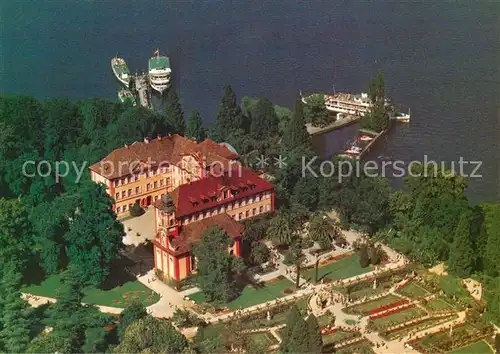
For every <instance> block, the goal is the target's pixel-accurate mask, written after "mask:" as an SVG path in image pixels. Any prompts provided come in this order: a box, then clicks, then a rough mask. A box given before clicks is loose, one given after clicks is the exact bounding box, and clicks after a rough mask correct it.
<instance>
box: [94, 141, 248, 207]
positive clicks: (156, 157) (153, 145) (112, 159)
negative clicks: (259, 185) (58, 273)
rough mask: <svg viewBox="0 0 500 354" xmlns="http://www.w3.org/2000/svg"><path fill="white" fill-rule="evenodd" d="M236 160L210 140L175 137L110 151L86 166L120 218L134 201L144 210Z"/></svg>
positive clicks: (227, 167) (231, 154)
mask: <svg viewBox="0 0 500 354" xmlns="http://www.w3.org/2000/svg"><path fill="white" fill-rule="evenodd" d="M238 157H239V156H238V154H237V153H235V152H233V151H231V150H229V148H228V147H226V146H224V145H219V144H217V143H215V142H214V141H212V140H210V139H206V140H204V141H203V142H201V143H196V142H195V141H193V140H189V139H186V138H184V137H182V136H180V135H176V134H175V135H170V136H166V137H158V138H157V139H154V140H151V141H150V140H148V139H144V142H135V143H133V144H131V145H125V147H122V148H119V149H116V150H113V151H112V152H111V153H110V154H109V155H108V156H106V157H105V158H104V159H102V160H101V161H100V162H98V163H96V164H94V165H92V166H90V173H91V177H92V180H93V181H94V182H96V183H104V184H105V185H106V186H107V190H108V193H109V195H111V196H112V197H113V198H114V199H115V204H114V207H113V208H114V210H115V212H116V214H117V215H118V216H119V217H120V216H123V215H128V211H129V210H130V208H131V207H132V205H134V203H135V202H136V201H138V202H139V203H140V204H141V206H142V207H147V206H149V205H151V204H152V203H154V202H155V201H156V200H158V199H159V198H160V197H162V196H163V195H164V194H165V193H166V192H171V191H173V190H174V189H175V188H177V187H178V186H180V185H183V184H185V183H189V182H192V181H196V180H199V179H201V178H203V177H205V176H207V175H209V174H210V173H220V172H221V171H223V170H228V169H230V168H232V165H239V163H238V162H237V159H238Z"/></svg>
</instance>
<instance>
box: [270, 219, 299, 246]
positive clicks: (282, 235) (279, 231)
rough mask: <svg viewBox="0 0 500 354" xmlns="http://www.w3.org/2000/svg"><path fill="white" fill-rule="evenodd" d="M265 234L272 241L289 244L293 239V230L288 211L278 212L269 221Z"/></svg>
mask: <svg viewBox="0 0 500 354" xmlns="http://www.w3.org/2000/svg"><path fill="white" fill-rule="evenodd" d="M267 235H268V236H269V237H271V239H272V240H273V242H275V243H277V244H281V245H290V244H291V243H292V241H293V239H294V230H293V225H292V220H291V217H290V214H289V213H286V212H282V213H278V214H277V215H276V216H275V217H273V218H272V219H271V220H270V221H269V228H268V229H267Z"/></svg>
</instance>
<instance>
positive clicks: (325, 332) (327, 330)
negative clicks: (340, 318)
mask: <svg viewBox="0 0 500 354" xmlns="http://www.w3.org/2000/svg"><path fill="white" fill-rule="evenodd" d="M320 330H321V335H322V336H327V335H329V334H332V333H335V332H337V330H338V329H337V327H333V328H329V327H328V326H325V327H323V328H320Z"/></svg>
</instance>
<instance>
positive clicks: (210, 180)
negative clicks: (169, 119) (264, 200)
mask: <svg viewBox="0 0 500 354" xmlns="http://www.w3.org/2000/svg"><path fill="white" fill-rule="evenodd" d="M243 187H245V188H247V189H246V190H243ZM273 189H274V186H273V185H272V184H271V183H269V182H267V181H266V180H265V179H263V178H261V177H259V176H258V175H257V174H255V173H254V172H252V171H251V170H250V169H248V168H246V167H240V168H235V169H233V170H230V171H228V172H227V173H225V174H224V175H222V176H217V177H216V176H208V177H205V178H202V179H200V180H198V181H194V182H191V183H186V184H183V185H180V186H179V187H177V188H176V189H174V190H173V191H172V192H171V193H170V196H171V197H172V200H173V203H174V205H175V209H176V212H175V216H176V218H179V217H182V216H185V215H189V214H193V213H196V212H199V211H202V210H206V209H209V208H213V207H216V206H217V205H221V204H223V203H228V202H230V201H234V200H239V199H242V198H246V197H248V196H253V195H255V194H257V193H262V192H266V191H270V190H273ZM224 190H238V191H239V193H238V194H236V195H234V196H233V195H231V194H230V197H228V199H226V200H225V201H224V202H222V201H221V200H220V199H221V198H222V195H223V192H224ZM214 193H215V196H217V200H214V201H212V200H209V201H208V202H204V201H203V200H202V197H205V198H206V197H207V196H212V195H214ZM194 202H197V205H196V204H194ZM154 206H155V207H157V208H159V209H161V208H162V206H163V202H162V199H159V200H157V201H156V202H155V203H154Z"/></svg>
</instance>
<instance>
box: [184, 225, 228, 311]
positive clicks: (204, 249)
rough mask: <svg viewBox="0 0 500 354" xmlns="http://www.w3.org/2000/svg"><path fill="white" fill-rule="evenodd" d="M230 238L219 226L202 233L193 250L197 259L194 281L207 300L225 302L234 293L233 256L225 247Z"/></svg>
mask: <svg viewBox="0 0 500 354" xmlns="http://www.w3.org/2000/svg"><path fill="white" fill-rule="evenodd" d="M231 244H232V240H231V238H229V236H228V235H227V234H226V233H225V232H224V231H223V230H221V229H220V228H219V227H213V228H210V229H208V230H207V231H205V232H204V233H203V236H202V238H201V242H200V243H199V244H198V245H197V246H196V247H194V249H193V252H194V255H195V256H196V259H197V261H198V273H197V274H196V281H197V283H198V285H199V286H200V288H201V289H202V291H203V294H204V295H205V298H206V299H207V301H214V302H216V303H219V304H222V303H227V302H228V301H229V300H231V299H232V298H233V297H234V295H235V284H234V281H233V279H232V276H233V257H231V255H230V254H229V253H228V251H227V248H228V247H229V246H230V245H231Z"/></svg>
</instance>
